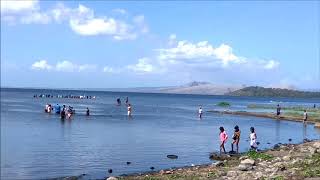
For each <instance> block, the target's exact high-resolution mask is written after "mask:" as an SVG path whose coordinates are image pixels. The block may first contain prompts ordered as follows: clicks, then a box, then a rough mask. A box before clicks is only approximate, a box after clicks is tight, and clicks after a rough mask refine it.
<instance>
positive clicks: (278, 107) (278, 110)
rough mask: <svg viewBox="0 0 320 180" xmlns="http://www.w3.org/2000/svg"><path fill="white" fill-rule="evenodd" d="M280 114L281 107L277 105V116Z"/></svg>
mask: <svg viewBox="0 0 320 180" xmlns="http://www.w3.org/2000/svg"><path fill="white" fill-rule="evenodd" d="M280 114H281V107H280V105H279V104H278V105H277V116H280Z"/></svg>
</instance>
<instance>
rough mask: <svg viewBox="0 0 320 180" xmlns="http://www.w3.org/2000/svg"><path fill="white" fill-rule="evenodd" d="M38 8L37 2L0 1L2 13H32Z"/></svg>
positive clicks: (24, 0) (31, 0) (29, 0)
mask: <svg viewBox="0 0 320 180" xmlns="http://www.w3.org/2000/svg"><path fill="white" fill-rule="evenodd" d="M38 8H39V4H38V1H37V0H28V1H26V0H15V1H13V0H1V14H2V13H20V12H23V11H32V10H36V9H38Z"/></svg>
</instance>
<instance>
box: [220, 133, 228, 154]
mask: <svg viewBox="0 0 320 180" xmlns="http://www.w3.org/2000/svg"><path fill="white" fill-rule="evenodd" d="M219 129H220V134H219V136H220V141H221V144H220V154H221V149H222V150H223V152H224V153H226V149H225V148H224V143H226V141H227V139H228V135H227V133H226V132H225V130H224V128H223V127H220V128H219Z"/></svg>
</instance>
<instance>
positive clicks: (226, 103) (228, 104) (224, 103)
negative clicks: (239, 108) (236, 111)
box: [217, 101, 231, 107]
mask: <svg viewBox="0 0 320 180" xmlns="http://www.w3.org/2000/svg"><path fill="white" fill-rule="evenodd" d="M217 106H222V107H225V106H231V104H230V103H228V102H224V101H222V102H219V103H218V104H217Z"/></svg>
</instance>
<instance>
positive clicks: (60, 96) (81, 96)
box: [33, 94, 96, 99]
mask: <svg viewBox="0 0 320 180" xmlns="http://www.w3.org/2000/svg"><path fill="white" fill-rule="evenodd" d="M33 97H34V98H54V97H55V98H66V99H67V98H68V99H96V96H85V95H60V94H59V95H52V94H39V95H38V94H35V95H33Z"/></svg>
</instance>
